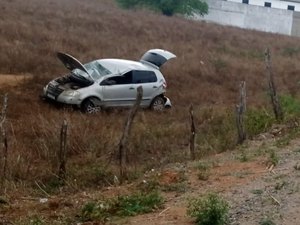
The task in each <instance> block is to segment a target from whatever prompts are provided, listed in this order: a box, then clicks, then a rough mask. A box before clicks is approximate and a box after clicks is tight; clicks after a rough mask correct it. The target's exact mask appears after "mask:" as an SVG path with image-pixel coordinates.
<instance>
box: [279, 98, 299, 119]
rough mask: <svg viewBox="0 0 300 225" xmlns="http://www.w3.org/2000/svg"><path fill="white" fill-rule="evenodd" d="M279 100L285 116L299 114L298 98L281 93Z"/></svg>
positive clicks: (289, 116)
mask: <svg viewBox="0 0 300 225" xmlns="http://www.w3.org/2000/svg"><path fill="white" fill-rule="evenodd" d="M279 101H280V105H281V106H282V109H283V112H284V114H285V116H287V117H288V118H291V117H296V116H299V115H300V100H298V99H296V98H295V97H293V96H291V95H281V96H280V98H279Z"/></svg>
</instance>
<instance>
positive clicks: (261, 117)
mask: <svg viewBox="0 0 300 225" xmlns="http://www.w3.org/2000/svg"><path fill="white" fill-rule="evenodd" d="M274 122H275V119H274V116H273V114H272V113H269V112H268V111H267V110H266V109H254V108H251V109H250V108H248V109H247V112H246V119H245V127H246V132H247V135H248V136H249V137H253V136H255V135H257V134H260V133H262V132H266V131H267V130H268V128H270V127H271V126H272V124H273V123H274Z"/></svg>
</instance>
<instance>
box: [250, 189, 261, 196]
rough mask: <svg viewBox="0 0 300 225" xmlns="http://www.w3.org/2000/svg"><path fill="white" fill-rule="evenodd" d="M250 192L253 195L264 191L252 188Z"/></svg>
mask: <svg viewBox="0 0 300 225" xmlns="http://www.w3.org/2000/svg"><path fill="white" fill-rule="evenodd" d="M251 193H252V194H255V195H261V194H262V193H264V191H263V190H261V189H254V190H252V191H251Z"/></svg>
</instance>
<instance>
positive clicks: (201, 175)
mask: <svg viewBox="0 0 300 225" xmlns="http://www.w3.org/2000/svg"><path fill="white" fill-rule="evenodd" d="M195 167H196V169H197V170H198V173H197V176H198V179H199V180H208V178H209V175H210V172H209V170H210V168H211V165H210V164H209V163H208V162H201V161H199V162H198V163H197V165H196V166H195Z"/></svg>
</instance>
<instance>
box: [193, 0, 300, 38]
mask: <svg viewBox="0 0 300 225" xmlns="http://www.w3.org/2000/svg"><path fill="white" fill-rule="evenodd" d="M207 3H208V5H209V13H208V15H205V16H204V17H200V16H195V17H196V19H200V20H203V19H204V20H206V21H211V22H215V23H219V24H223V25H231V26H237V27H241V28H247V29H254V30H260V31H266V32H272V33H280V34H287V35H291V34H292V26H293V13H294V12H293V11H290V10H282V9H273V8H267V7H261V6H254V5H247V4H241V3H235V2H229V1H221V0H207ZM299 20H300V17H299ZM299 31H300V29H299Z"/></svg>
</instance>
